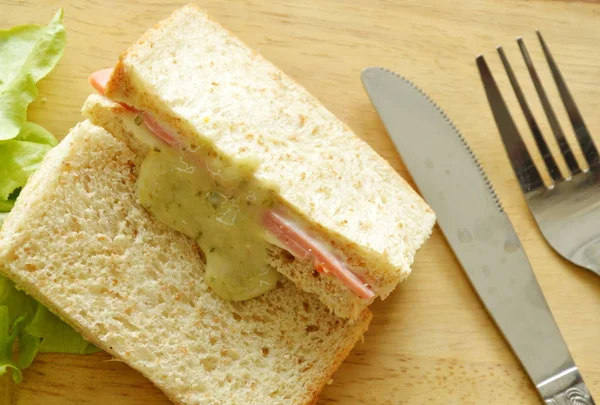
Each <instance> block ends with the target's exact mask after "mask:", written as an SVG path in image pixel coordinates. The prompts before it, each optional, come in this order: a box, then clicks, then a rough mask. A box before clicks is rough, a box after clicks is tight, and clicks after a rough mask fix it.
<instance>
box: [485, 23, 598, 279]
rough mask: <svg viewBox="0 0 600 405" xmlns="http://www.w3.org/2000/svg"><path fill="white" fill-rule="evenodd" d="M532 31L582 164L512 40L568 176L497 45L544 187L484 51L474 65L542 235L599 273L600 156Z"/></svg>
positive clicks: (525, 53)
mask: <svg viewBox="0 0 600 405" xmlns="http://www.w3.org/2000/svg"><path fill="white" fill-rule="evenodd" d="M536 32H537V37H538V39H539V41H540V44H541V47H542V50H543V52H544V55H545V57H546V60H547V62H548V65H549V67H550V71H551V73H552V76H553V77H554V81H555V83H556V86H557V88H558V92H559V94H560V97H561V99H562V102H563V104H564V106H565V109H566V111H567V114H568V116H569V120H570V121H571V124H572V126H573V129H574V131H575V136H576V138H577V141H578V143H579V146H580V148H581V151H582V152H583V155H584V157H585V160H586V162H587V167H583V168H582V167H580V165H579V164H578V162H577V160H576V159H575V157H574V155H573V150H572V149H571V147H570V145H569V142H568V141H567V139H566V138H565V134H564V132H563V130H562V128H561V126H560V123H559V122H558V119H557V118H556V115H555V113H554V110H553V109H552V105H551V104H550V101H549V100H548V96H547V95H546V92H545V90H544V87H543V86H542V83H541V81H540V78H539V76H538V74H537V72H536V70H535V67H534V65H533V61H532V59H531V57H530V55H529V52H528V51H527V48H526V47H525V43H524V41H523V38H520V37H519V38H517V43H518V45H519V48H520V50H521V54H522V55H523V58H524V60H525V64H526V65H527V69H528V71H529V74H530V76H531V79H532V81H533V84H534V87H535V89H536V92H537V94H538V97H539V98H540V101H541V104H542V107H543V109H544V112H545V114H546V117H547V119H548V122H549V124H550V128H551V129H552V132H553V134H554V139H555V141H556V143H557V144H558V147H559V150H560V152H561V155H562V159H564V162H565V163H566V167H567V169H568V172H569V174H568V175H567V176H563V175H562V174H561V172H560V170H559V168H558V165H557V164H556V160H555V159H554V157H553V156H552V153H551V152H550V149H549V148H548V145H547V143H546V141H545V139H544V137H543V135H542V132H541V130H540V127H539V126H538V124H537V122H536V120H535V118H534V117H533V114H532V112H531V110H530V108H529V105H528V104H527V101H526V100H525V96H524V94H523V91H522V90H521V87H520V86H519V82H518V81H517V78H516V76H515V74H514V72H513V70H512V68H511V66H510V64H509V62H508V59H507V58H506V55H505V53H504V50H503V49H502V47H501V46H499V47H498V48H497V50H498V54H499V55H500V59H501V61H502V64H503V65H504V69H505V70H506V73H507V75H508V79H509V81H510V83H511V85H512V88H513V90H514V92H515V95H516V96H517V100H518V102H519V105H520V106H521V110H522V111H523V114H524V116H525V119H526V120H527V123H528V124H529V128H530V129H531V132H532V134H533V137H534V139H535V143H536V145H537V148H538V150H539V152H540V154H541V156H542V159H543V162H544V166H545V170H547V172H548V174H549V175H550V178H551V183H550V184H549V185H546V184H545V183H544V181H543V179H542V177H541V176H540V171H539V170H543V168H537V167H536V165H535V163H534V162H533V160H532V159H531V155H530V154H529V151H528V150H527V147H526V146H525V143H524V142H523V138H522V137H521V135H520V134H519V131H518V129H517V127H516V125H515V123H514V121H513V119H512V117H511V115H510V112H509V110H508V107H507V106H506V103H505V102H504V100H503V98H502V95H501V93H500V90H499V89H498V86H497V84H496V82H495V81H494V78H493V77H492V74H491V71H490V69H489V67H488V65H487V63H486V61H485V59H484V57H483V55H480V56H478V57H477V59H476V62H477V67H478V69H479V74H480V76H481V80H482V82H483V86H484V88H485V93H486V96H487V99H488V102H489V104H490V107H491V110H492V114H493V116H494V119H495V121H496V125H497V126H498V131H499V132H500V136H501V138H502V142H503V143H504V147H505V149H506V152H507V154H508V158H509V160H510V163H511V165H512V168H513V170H514V172H515V174H516V177H517V179H518V181H519V184H520V186H521V189H522V190H523V194H524V195H525V199H526V200H527V204H528V205H529V209H530V211H531V213H532V214H533V217H534V218H535V221H536V223H537V224H538V226H539V228H540V230H541V232H542V234H543V235H544V238H545V239H546V241H547V242H548V243H549V244H550V246H552V248H553V249H554V250H555V251H556V252H557V253H558V254H560V255H561V256H562V257H564V258H565V259H567V260H569V261H570V262H572V263H575V264H577V265H579V266H581V267H584V268H586V269H588V270H591V271H592V272H594V273H596V274H598V275H600V157H599V155H598V150H597V149H596V146H595V144H594V141H593V140H592V138H591V136H590V133H589V131H588V130H587V127H586V126H585V123H584V122H583V118H582V116H581V114H580V113H579V109H578V108H577V105H576V104H575V101H574V100H573V97H572V96H571V93H570V92H569V89H568V88H567V84H566V82H565V80H564V79H563V77H562V74H561V73H560V70H559V69H558V66H557V64H556V62H555V61H554V58H553V56H552V54H551V53H550V50H549V49H548V46H547V45H546V42H545V41H544V38H543V37H542V34H541V33H540V32H539V31H536Z"/></svg>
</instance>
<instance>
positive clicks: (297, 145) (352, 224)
mask: <svg viewBox="0 0 600 405" xmlns="http://www.w3.org/2000/svg"><path fill="white" fill-rule="evenodd" d="M173 62H176V65H174V64H173ZM174 66H176V68H174ZM182 83H186V85H182ZM107 94H108V96H109V97H111V98H114V99H117V100H119V101H124V102H126V103H128V104H131V105H134V106H136V107H139V108H141V109H145V110H148V111H151V112H152V113H153V114H155V115H156V116H158V117H160V118H161V119H162V120H163V121H164V122H166V123H168V124H169V125H170V126H172V127H173V128H175V129H177V130H178V131H179V132H180V135H181V136H183V137H188V138H189V139H194V138H197V137H198V136H201V137H205V138H207V139H210V141H211V142H212V143H213V144H214V145H215V147H216V148H217V149H218V150H219V152H220V153H222V154H224V155H226V156H229V157H231V158H247V157H260V162H261V164H260V167H259V168H258V171H257V172H256V176H257V178H259V179H260V180H263V181H264V182H266V183H267V184H273V185H275V187H276V189H277V190H278V192H279V196H280V198H281V200H282V202H283V203H285V204H286V205H287V206H288V207H289V208H290V209H291V210H292V211H293V212H295V213H296V214H297V215H299V216H300V217H302V218H303V219H305V220H306V221H308V222H309V223H310V224H311V226H312V227H314V228H315V229H317V230H319V231H321V232H322V234H324V235H327V236H328V238H329V239H330V241H331V242H333V243H335V245H336V247H337V248H339V249H341V250H342V251H343V252H344V253H345V255H346V256H347V257H348V258H349V259H350V261H351V262H352V264H354V265H355V266H356V267H360V268H361V271H362V272H363V273H364V275H365V278H366V280H367V281H368V282H371V283H373V284H374V285H375V286H376V288H377V293H378V295H380V296H382V297H386V296H387V295H388V294H389V293H390V292H391V291H392V290H393V288H394V287H395V286H396V284H397V283H398V282H399V281H401V280H403V279H405V278H406V277H407V276H408V274H409V272H410V266H411V264H412V262H413V260H414V255H415V253H416V251H417V249H418V248H419V247H420V246H421V244H422V243H423V242H424V241H425V240H426V239H427V237H428V236H429V234H430V232H431V229H432V227H433V224H434V221H435V216H434V214H433V212H432V211H431V209H430V208H429V207H428V206H427V204H426V203H425V202H424V201H423V200H422V199H421V198H420V197H419V196H418V194H417V193H415V191H414V190H412V188H411V187H410V186H409V185H408V184H407V183H406V182H405V181H404V180H403V179H402V178H401V177H400V176H399V175H398V173H396V171H395V170H394V169H393V168H392V167H391V166H390V165H389V164H388V163H387V162H386V161H385V160H384V159H383V158H382V157H380V156H379V155H378V154H377V153H376V152H375V151H374V150H373V149H372V148H371V147H370V146H369V145H368V144H367V143H366V142H364V141H363V140H361V139H360V138H359V137H358V136H356V135H355V134H354V133H353V132H352V131H351V130H350V129H349V128H348V127H347V126H346V125H344V124H343V123H342V122H341V121H340V120H338V119H337V118H336V117H335V116H334V115H333V114H332V113H331V112H329V111H328V110H327V109H326V108H325V107H324V106H323V105H322V104H321V103H320V102H319V101H318V100H317V99H316V98H314V97H313V96H312V95H310V94H309V93H308V92H307V91H306V89H304V88H303V87H302V86H300V85H299V84H297V83H296V82H295V81H293V80H292V79H290V78H289V77H288V76H286V75H285V74H284V73H283V72H281V70H279V69H278V68H277V67H275V66H274V65H272V64H271V63H270V62H268V61H267V60H265V59H264V58H263V57H262V56H261V55H260V54H258V53H257V52H255V51H253V50H251V49H250V48H248V47H247V46H246V45H245V44H244V43H243V42H242V41H240V40H239V39H238V38H237V37H235V36H234V35H233V34H231V33H230V32H229V31H228V30H226V29H224V28H223V27H222V26H220V25H219V24H218V23H217V22H215V21H214V20H213V19H211V18H210V17H209V16H208V15H206V14H205V13H204V12H203V11H201V10H199V9H198V8H197V7H196V6H193V5H190V6H186V7H183V8H181V9H179V10H176V11H175V12H174V13H173V14H172V15H171V17H169V18H168V19H166V20H164V21H162V22H161V23H159V24H158V25H157V26H156V27H155V28H153V29H151V30H149V31H148V32H147V33H146V34H144V35H143V36H142V38H141V39H140V40H139V41H138V43H136V44H134V45H133V46H132V47H131V48H130V49H129V50H128V51H127V52H126V53H125V54H123V56H122V57H121V59H120V61H119V63H118V64H117V67H116V73H115V75H113V78H112V80H111V82H110V83H109V85H108V89H107ZM349 207H351V208H349ZM309 276H310V273H308V274H305V275H304V279H303V280H302V283H304V282H307V280H308V277H309ZM297 282H298V281H297ZM300 284H301V283H300ZM326 293H327V292H323V293H322V294H320V296H321V298H322V299H325V297H324V295H325V294H326Z"/></svg>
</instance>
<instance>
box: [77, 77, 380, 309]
mask: <svg viewBox="0 0 600 405" xmlns="http://www.w3.org/2000/svg"><path fill="white" fill-rule="evenodd" d="M111 74H112V68H108V69H102V70H99V71H97V72H95V73H93V74H91V75H90V77H89V78H88V81H89V82H90V84H91V85H92V87H93V88H94V89H95V90H96V91H97V92H98V93H100V94H102V95H104V92H105V90H106V85H107V83H108V81H109V79H110V76H111ZM120 104H121V105H123V106H124V107H125V108H127V109H128V110H130V111H136V112H138V110H136V109H135V108H134V107H131V106H129V105H126V104H123V103H120ZM142 118H143V120H144V123H145V124H146V126H147V127H148V129H150V131H152V133H154V135H156V136H157V137H158V138H160V139H162V140H163V141H165V142H166V143H167V144H169V145H170V146H171V147H173V148H175V149H180V148H181V144H180V142H179V140H178V138H177V137H176V136H175V135H174V134H173V133H172V132H171V131H169V130H168V129H166V128H165V127H164V126H162V125H161V124H160V123H159V122H158V121H157V120H156V119H155V118H154V117H153V116H152V115H151V114H149V113H147V112H145V111H144V112H142ZM263 225H264V226H265V228H266V230H267V231H268V232H270V233H271V234H272V235H273V236H275V237H276V238H277V239H278V240H279V242H281V243H282V244H283V246H285V247H286V248H287V250H288V251H289V252H290V253H292V254H293V255H294V257H296V258H298V259H301V260H307V259H310V258H311V257H312V258H313V260H314V262H315V268H316V269H317V270H318V271H319V272H322V273H331V274H332V275H333V276H335V277H337V278H338V279H339V280H340V281H341V282H342V283H343V284H344V285H345V286H346V287H348V288H349V289H350V290H352V291H353V292H354V293H355V294H356V295H358V296H359V297H361V298H364V299H371V298H373V297H374V296H375V293H374V292H373V291H372V290H371V289H370V288H369V286H368V285H367V284H365V283H364V282H363V281H362V280H361V279H360V278H358V276H356V275H355V274H354V273H352V272H351V271H350V270H348V269H347V268H346V266H345V265H344V263H342V262H341V261H340V260H339V259H338V258H337V257H335V255H333V254H331V253H329V252H328V251H327V250H326V249H324V248H323V247H322V246H321V244H320V243H319V242H318V241H316V240H315V239H314V238H312V237H311V236H309V235H307V234H306V233H305V232H304V231H303V230H302V229H301V228H300V227H299V226H297V225H296V224H294V223H293V222H292V221H290V220H289V219H287V218H285V215H284V214H281V213H279V212H276V211H273V210H272V211H267V212H266V213H265V215H264V216H263Z"/></svg>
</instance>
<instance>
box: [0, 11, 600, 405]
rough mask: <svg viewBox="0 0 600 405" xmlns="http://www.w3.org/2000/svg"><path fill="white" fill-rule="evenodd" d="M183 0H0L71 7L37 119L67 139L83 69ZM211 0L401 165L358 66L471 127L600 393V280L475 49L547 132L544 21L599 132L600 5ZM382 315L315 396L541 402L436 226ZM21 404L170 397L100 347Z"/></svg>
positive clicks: (37, 386)
mask: <svg viewBox="0 0 600 405" xmlns="http://www.w3.org/2000/svg"><path fill="white" fill-rule="evenodd" d="M179 5H180V4H176V3H175V2H168V1H160V2H157V1H148V2H144V1H141V0H133V1H128V2H119V1H94V0H88V1H75V0H73V1H68V0H65V1H60V2H59V1H54V0H52V1H37V2H33V1H6V0H0V27H2V28H5V27H8V26H12V25H15V24H22V23H28V22H37V23H46V22H47V21H49V20H50V18H51V17H52V15H53V13H54V11H55V10H56V9H57V8H58V7H64V9H65V23H66V26H67V30H68V31H67V32H68V45H67V50H66V53H65V56H64V58H63V59H62V61H61V62H60V64H59V66H58V67H57V69H56V70H55V71H54V72H53V73H52V74H51V75H50V77H48V78H47V79H45V80H44V81H42V83H41V84H40V93H41V96H42V97H41V98H40V100H39V101H37V102H36V103H34V105H33V106H32V108H31V111H30V117H32V119H33V120H34V121H37V122H39V123H41V124H42V125H44V126H45V127H47V128H49V129H50V130H51V131H53V133H54V134H56V135H57V136H59V137H62V136H64V134H66V132H67V131H68V129H69V128H70V127H72V126H73V125H75V123H76V122H77V121H78V120H80V115H79V109H80V106H81V105H82V103H83V101H84V99H85V98H86V96H87V95H88V94H89V93H90V88H89V87H88V85H87V83H86V77H87V75H88V74H89V73H90V72H92V71H94V70H96V69H99V68H102V67H106V66H110V65H112V64H113V63H114V62H115V60H116V58H117V56H118V55H119V53H120V52H122V51H123V50H124V49H125V48H126V47H127V46H128V45H129V44H130V43H132V42H133V41H135V40H136V39H137V38H138V37H139V36H140V34H141V33H142V32H143V31H144V30H146V29H147V28H149V27H151V26H152V25H153V24H155V23H156V22H157V21H158V20H159V19H161V18H164V17H166V16H167V15H168V14H169V13H170V12H171V11H172V10H173V9H175V8H176V7H178V6H179ZM202 6H203V7H205V8H206V9H207V10H208V11H209V12H210V13H211V14H212V15H213V16H214V17H215V18H216V19H217V20H219V21H220V22H221V23H222V24H223V25H225V26H226V27H228V28H229V29H231V30H232V31H233V32H234V33H236V34H238V35H239V36H240V37H241V38H242V39H243V40H244V41H246V42H247V43H248V44H249V45H251V46H253V47H256V48H258V49H259V50H260V51H261V52H262V53H263V54H264V55H265V56H266V57H267V58H268V59H270V60H272V61H273V62H274V63H275V64H276V65H278V66H279V67H281V68H282V69H283V70H284V71H286V72H287V73H288V74H290V75H291V76H292V77H293V78H295V79H297V80H298V81H299V82H300V83H302V84H303V85H305V86H306V87H307V88H308V89H309V90H310V91H311V92H313V93H314V94H315V95H316V96H317V97H318V98H320V99H321V100H322V101H323V102H324V104H325V105H326V106H328V107H329V108H330V109H331V110H332V111H333V112H334V113H335V114H336V115H338V116H339V117H340V118H341V119H342V120H343V121H345V122H347V123H348V125H350V127H352V128H353V129H354V130H355V131H356V132H357V133H358V134H359V135H360V136H362V137H364V139H366V140H367V141H368V142H369V143H370V144H371V145H372V146H373V147H374V148H375V149H376V150H377V151H378V152H379V153H380V154H381V155H383V156H384V157H385V158H386V159H388V160H389V161H390V163H391V164H392V165H393V166H394V167H395V168H397V169H398V170H399V171H400V173H401V174H403V175H404V176H407V172H406V169H405V168H404V166H403V165H402V163H401V161H400V159H399V158H398V155H397V154H396V152H395V151H394V149H393V148H392V144H391V143H390V141H389V140H388V138H387V136H386V133H385V131H384V129H383V127H382V124H381V122H380V121H379V118H378V117H377V115H376V114H375V112H374V110H373V108H372V106H371V105H370V103H369V100H368V98H367V96H366V94H365V93H364V91H363V89H362V86H361V83H360V79H359V73H360V71H361V69H362V68H364V67H366V66H370V65H383V66H386V67H389V68H392V69H394V70H396V71H397V72H400V73H401V74H403V75H405V76H407V77H409V78H410V79H412V80H413V81H414V82H415V83H417V84H418V85H419V86H420V87H422V88H423V89H424V90H425V91H427V92H428V93H429V94H430V95H431V96H432V97H433V98H434V99H435V100H436V101H437V102H438V103H439V104H440V105H441V106H442V107H443V108H444V109H445V110H446V112H447V113H448V115H449V116H450V117H451V118H452V119H453V120H454V122H455V123H456V124H457V126H458V127H459V128H460V129H461V131H462V133H463V134H464V135H465V137H466V138H467V139H468V141H469V142H470V143H471V145H472V147H473V149H474V150H475V152H476V153H477V155H478V156H479V158H480V160H481V162H482V164H483V166H484V167H485V169H486V170H487V172H488V174H489V176H490V177H491V180H492V181H493V183H494V185H495V186H496V189H497V191H498V194H499V195H500V197H501V199H502V202H503V204H504V206H505V207H506V210H507V212H508V214H509V215H510V217H511V219H512V221H513V223H514V224H515V227H516V228H517V232H518V234H519V235H520V237H521V239H522V242H523V244H524V246H525V249H526V251H527V252H528V254H529V257H530V259H531V262H532V264H533V267H534V269H535V272H536V274H537V276H538V278H539V282H540V284H541V286H542V288H543V290H544V292H545V293H546V297H547V299H548V302H549V304H550V307H551V308H552V310H553V312H554V315H555V317H556V319H557V322H558V324H559V325H560V327H561V330H562V332H563V334H564V337H565V339H566V341H567V343H568V345H569V347H570V349H571V351H572V353H573V356H574V358H575V360H576V362H577V364H578V365H579V366H580V368H581V371H582V373H583V375H584V377H585V378H586V381H587V383H588V386H589V387H590V389H591V390H592V392H593V393H595V394H596V398H600V344H598V343H599V342H600V278H599V277H597V276H594V275H593V274H591V273H588V272H586V271H584V270H582V269H580V268H577V267H575V266H573V265H571V264H569V263H567V262H566V261H564V260H562V259H561V258H559V257H558V256H557V255H556V254H554V253H553V251H552V250H551V249H550V248H549V247H548V246H547V245H546V244H545V243H544V241H543V239H542V236H541V235H540V233H539V231H538V230H537V229H536V228H535V226H534V222H533V220H532V218H531V216H530V214H529V212H528V211H527V207H526V205H525V203H524V200H523V198H522V196H521V194H520V192H519V188H518V185H517V183H516V181H515V179H514V177H513V174H512V172H511V170H510V167H509V164H508V161H507V159H506V156H505V153H504V151H503V148H502V145H501V143H500V140H499V137H498V133H497V130H496V127H495V125H494V123H493V120H492V116H491V114H490V111H489V108H488V105H487V102H486V99H485V95H484V93H483V90H482V86H481V84H480V82H479V77H478V74H477V71H476V69H475V65H474V58H475V56H476V55H477V54H479V53H484V54H486V56H488V61H489V63H490V65H491V68H492V69H493V71H494V72H495V73H496V75H497V77H498V80H499V82H500V85H501V88H502V89H503V90H505V95H506V97H507V99H508V102H509V104H510V106H511V107H512V108H513V111H514V112H515V114H514V115H515V118H516V119H517V122H518V124H519V126H520V128H521V129H522V130H523V133H527V130H526V126H525V122H524V120H523V118H522V116H521V115H520V114H518V109H517V108H516V101H515V98H514V96H513V94H512V92H511V91H510V90H509V87H508V84H507V80H506V77H505V75H504V74H503V72H502V70H501V66H500V63H499V60H498V58H497V55H496V54H495V46H496V45H498V44H504V46H505V48H506V52H507V54H508V56H509V58H510V59H511V60H512V62H513V66H514V68H515V70H516V71H517V74H518V75H519V77H521V82H522V86H523V87H524V89H525V92H526V93H527V94H528V95H529V99H530V102H531V104H532V105H533V109H534V113H536V115H537V116H538V117H539V120H540V122H541V124H542V129H543V130H544V131H546V133H549V132H548V131H549V129H548V125H547V123H546V121H545V120H544V119H543V114H542V110H541V107H540V105H539V103H537V99H536V97H534V91H533V87H532V86H531V84H530V81H529V80H528V79H527V76H526V71H525V68H524V65H523V63H522V59H521V58H520V55H519V53H518V49H517V46H516V43H515V41H514V39H515V37H516V36H519V35H523V36H524V38H525V40H526V43H527V44H528V45H529V48H530V51H531V53H532V55H533V58H534V61H535V62H536V63H537V65H538V68H539V70H540V75H541V76H542V79H543V80H544V81H545V82H547V83H548V86H547V90H548V92H549V93H550V96H551V98H552V99H553V100H555V101H556V100H558V96H557V92H556V90H555V88H554V86H553V85H552V84H551V81H549V79H550V76H549V72H548V70H547V68H546V66H545V64H544V63H543V59H542V56H541V52H540V49H539V46H538V44H537V42H536V40H535V35H534V29H536V28H538V29H540V30H541V31H542V32H543V33H544V35H545V37H546V40H547V41H548V43H549V45H550V47H551V49H552V50H553V51H554V55H555V57H556V59H557V60H558V63H559V64H560V66H561V68H562V70H563V73H564V75H565V76H566V78H567V80H568V82H569V85H570V87H571V90H572V92H573V93H574V96H575V98H576V100H577V102H578V104H579V107H580V109H581V111H582V113H583V116H584V117H585V118H586V121H587V124H588V126H589V128H590V130H591V132H592V133H595V134H600V114H599V113H598V111H600V45H599V44H600V5H598V4H594V3H590V2H583V3H580V2H570V1H509V0H496V1H494V2H490V1H484V0H481V1H479V0H462V1H447V0H441V1H427V2H424V1H409V0H406V1H390V0H388V1H386V0H352V1H343V0H339V1H333V0H327V1H325V0H311V1H309V0H305V1H302V2H298V1H293V0H269V1H259V0H236V1H228V0H207V1H203V2H202ZM556 110H557V112H558V114H559V118H560V119H561V120H562V122H563V125H564V128H569V127H568V121H566V116H565V114H564V111H563V109H562V107H561V106H560V105H559V104H556ZM569 129H570V128H569ZM569 136H571V137H572V133H569ZM597 140H598V141H600V139H597ZM432 147H435V145H432ZM554 150H555V151H556V148H554ZM536 158H537V157H536ZM373 310H374V313H375V318H374V320H373V323H372V325H371V329H370V330H369V332H368V334H367V335H366V336H365V340H364V343H360V344H358V345H357V347H356V349H355V350H354V351H353V353H352V354H351V355H350V357H349V358H348V359H347V361H346V362H345V363H344V364H343V365H342V367H341V368H340V370H339V371H338V372H337V373H336V374H335V376H334V382H333V384H332V385H330V386H328V387H326V389H325V390H324V392H323V394H322V396H321V400H320V404H334V403H336V404H337V403H343V404H426V403H427V404H474V403H478V404H484V403H485V404H508V403H512V404H525V403H538V399H537V397H536V393H535V391H534V390H533V388H532V386H531V384H530V382H529V380H528V379H527V377H526V375H525V374H524V372H523V370H522V369H521V368H520V366H519V364H518V362H517V361H516V359H515V358H514V357H513V356H512V354H511V352H510V351H509V349H508V347H507V345H506V344H505V342H504V341H503V340H502V338H501V336H500V334H499V333H498V331H497V330H496V329H495V327H494V326H493V324H492V322H491V321H490V319H489V318H488V316H487V314H486V312H485V311H484V309H483V308H482V306H481V305H480V303H479V301H478V300H477V298H476V295H475V292H474V291H473V290H472V289H471V287H470V285H469V283H468V281H467V279H466V278H465V276H464V274H463V271H462V270H461V268H460V267H459V266H458V264H457V262H456V259H455V258H454V256H453V255H452V252H451V251H450V249H449V248H448V246H447V245H446V243H445V241H444V239H443V237H442V235H441V234H440V232H439V230H437V229H436V231H435V232H434V234H433V236H432V238H431V240H430V241H429V242H428V243H427V245H426V246H425V247H424V248H423V249H422V250H421V251H420V253H419V254H418V257H417V261H416V263H415V265H414V273H413V275H412V276H411V277H410V278H409V280H408V281H407V282H405V283H403V284H402V285H401V286H400V287H399V288H398V289H397V291H396V292H395V293H394V294H393V295H392V296H391V297H390V298H389V299H387V300H386V301H385V302H378V303H377V304H375V305H374V306H373ZM597 400H598V399H597ZM13 403H15V404H18V405H33V404H45V405H57V404H61V405H71V404H93V405H99V404H105V403H117V404H122V405H133V404H167V403H168V400H167V399H166V398H165V396H164V395H163V394H162V393H161V392H160V391H159V390H157V389H155V388H154V387H153V386H152V385H151V384H150V383H149V382H148V381H147V380H146V379H145V378H143V377H142V376H140V375H139V374H138V373H136V372H135V371H133V370H132V369H130V368H129V367H127V366H126V365H124V364H122V363H118V362H115V361H111V359H110V357H109V356H107V355H105V354H97V355H93V356H70V355H40V356H39V357H38V358H37V359H36V361H35V363H34V365H33V366H32V367H31V368H30V369H29V370H27V371H26V372H25V375H24V382H23V383H21V384H20V385H19V386H18V387H17V388H16V389H15V397H14V399H13ZM240 403H242V402H240Z"/></svg>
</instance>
